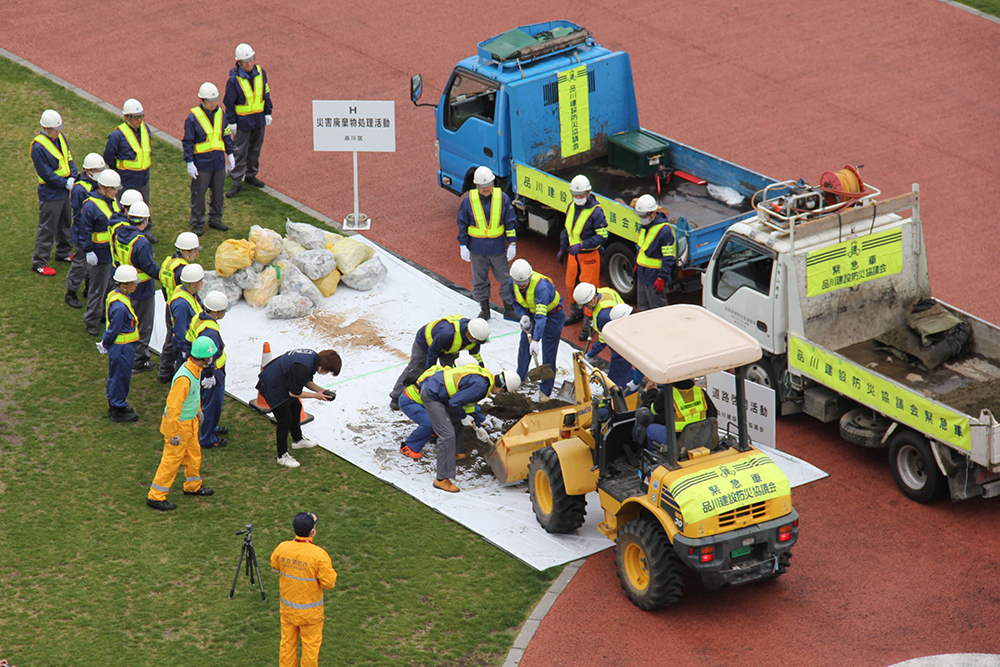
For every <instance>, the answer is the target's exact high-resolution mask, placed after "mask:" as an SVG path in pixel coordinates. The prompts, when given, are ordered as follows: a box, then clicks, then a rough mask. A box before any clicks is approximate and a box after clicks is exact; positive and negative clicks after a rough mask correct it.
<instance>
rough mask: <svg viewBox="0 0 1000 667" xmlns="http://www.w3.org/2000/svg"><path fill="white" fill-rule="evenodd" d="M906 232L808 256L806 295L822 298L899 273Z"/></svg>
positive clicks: (897, 231) (896, 231) (894, 231)
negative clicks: (834, 292)
mask: <svg viewBox="0 0 1000 667" xmlns="http://www.w3.org/2000/svg"><path fill="white" fill-rule="evenodd" d="M902 268H903V232H902V230H900V229H891V230H889V231H887V232H880V233H878V234H872V235H870V236H866V237H864V238H860V239H853V240H850V241H844V242H843V243H838V244H837V245H834V246H830V247H828V248H823V249H822V250H814V251H812V252H810V253H809V254H808V255H807V256H806V286H807V289H806V295H807V296H818V295H820V294H826V293H827V292H833V291H834V290H838V289H843V288H845V287H853V286H854V285H860V284H861V283H865V282H868V281H869V280H875V279H876V278H882V277H885V276H889V275H892V274H895V273H899V272H900V271H901V270H902Z"/></svg>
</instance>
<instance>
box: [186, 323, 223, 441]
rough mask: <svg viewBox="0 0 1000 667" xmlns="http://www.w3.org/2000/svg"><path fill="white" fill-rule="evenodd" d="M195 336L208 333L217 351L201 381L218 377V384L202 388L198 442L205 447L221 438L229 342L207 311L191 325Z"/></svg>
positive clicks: (203, 372) (216, 379)
mask: <svg viewBox="0 0 1000 667" xmlns="http://www.w3.org/2000/svg"><path fill="white" fill-rule="evenodd" d="M192 333H193V337H194V338H195V339H197V338H198V336H208V337H209V338H210V339H211V340H212V342H213V343H215V347H216V349H217V350H218V352H216V353H215V356H213V357H212V363H211V364H208V365H207V366H205V368H204V369H202V371H201V379H202V382H204V380H205V379H206V378H210V377H212V378H215V384H214V385H213V386H211V387H208V388H206V387H205V386H204V384H203V385H202V388H201V411H202V413H203V415H202V420H201V432H200V433H199V438H198V439H199V441H200V442H201V446H202V447H212V446H214V445H215V444H216V443H217V442H218V441H219V436H218V433H217V431H218V429H219V420H220V419H221V418H222V401H223V399H225V397H226V344H225V343H224V342H223V341H222V332H220V331H219V322H218V320H216V319H215V318H214V317H212V314H211V313H209V312H208V311H207V310H206V311H203V312H201V313H199V314H198V316H197V317H196V318H195V319H194V322H193V325H192Z"/></svg>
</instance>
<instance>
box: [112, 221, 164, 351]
mask: <svg viewBox="0 0 1000 667" xmlns="http://www.w3.org/2000/svg"><path fill="white" fill-rule="evenodd" d="M113 234H114V238H113V239H112V248H113V249H116V250H115V252H116V253H117V257H116V258H115V260H116V261H115V266H120V265H122V264H129V265H131V266H134V267H135V269H136V271H138V272H139V285H138V286H137V287H136V288H135V291H134V292H132V307H133V308H135V314H136V315H137V316H138V317H139V342H138V343H136V346H135V362H136V366H137V367H138V366H145V365H146V364H147V363H148V362H149V356H150V354H149V339H150V337H151V336H152V335H153V320H154V317H155V315H156V302H155V301H154V297H155V296H156V285H154V284H153V283H154V281H155V280H156V278H157V277H158V276H159V274H160V267H159V266H157V264H156V259H155V258H154V257H153V246H152V245H150V243H149V239H148V238H147V237H146V236H144V235H143V232H141V231H140V230H139V228H138V227H134V226H132V225H119V226H117V227H116V228H115V231H114V232H113Z"/></svg>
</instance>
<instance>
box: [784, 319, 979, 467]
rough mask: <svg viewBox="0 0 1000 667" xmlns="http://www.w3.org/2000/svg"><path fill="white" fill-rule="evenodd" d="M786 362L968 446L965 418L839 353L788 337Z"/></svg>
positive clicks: (910, 422) (908, 422)
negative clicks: (838, 354)
mask: <svg viewBox="0 0 1000 667" xmlns="http://www.w3.org/2000/svg"><path fill="white" fill-rule="evenodd" d="M788 363H789V365H790V366H791V367H792V368H793V369H795V370H796V371H798V372H799V373H802V374H803V375H806V376H808V377H811V378H812V379H814V380H816V381H817V382H819V383H820V384H823V385H825V386H827V387H830V388H831V389H833V390H834V391H836V392H838V393H840V394H842V395H844V396H847V397H848V398H852V399H854V400H855V401H857V402H858V403H861V404H862V405H867V406H868V407H870V408H873V409H875V410H877V411H878V412H881V413H882V414H884V415H886V416H887V417H889V418H891V419H894V420H895V421H898V422H900V423H902V424H906V425H907V426H911V427H913V428H915V429H916V430H918V431H921V432H922V433H925V434H927V435H928V436H930V437H931V438H934V439H935V440H938V441H940V442H945V443H948V444H949V445H952V446H953V447H956V448H958V449H961V450H964V451H970V450H971V449H972V442H971V438H970V435H969V418H968V417H967V416H966V415H963V414H961V413H959V412H955V411H954V410H951V409H949V408H946V407H945V406H943V405H941V404H939V403H935V402H934V401H931V400H929V399H927V398H925V397H923V396H921V395H920V394H917V393H916V392H913V391H910V390H909V389H905V388H904V387H901V386H900V385H898V384H896V383H895V382H892V381H890V380H887V379H886V378H884V377H882V376H880V375H876V374H875V373H872V372H871V371H868V370H866V369H865V368H863V367H861V366H858V365H857V364H855V363H853V362H851V361H850V360H849V359H846V358H844V357H841V356H837V355H835V354H833V353H831V352H827V351H826V350H824V349H823V348H821V347H818V346H816V345H813V344H812V343H807V342H806V341H804V340H802V339H801V338H798V337H797V336H793V335H789V337H788Z"/></svg>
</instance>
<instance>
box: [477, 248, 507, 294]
mask: <svg viewBox="0 0 1000 667" xmlns="http://www.w3.org/2000/svg"><path fill="white" fill-rule="evenodd" d="M471 257H472V299H473V300H474V301H475V302H476V303H480V302H482V301H486V300H487V299H489V298H490V292H491V288H490V270H491V269H492V270H493V277H494V278H496V279H497V281H498V282H499V283H500V298H501V299H502V300H503V302H504V303H511V297H510V264H509V263H508V262H507V255H506V254H500V255H477V254H475V253H471Z"/></svg>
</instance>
